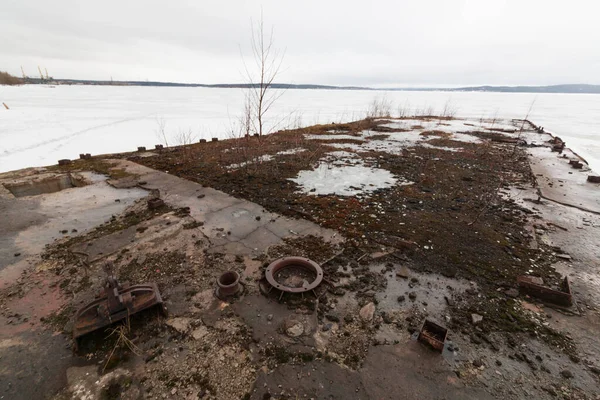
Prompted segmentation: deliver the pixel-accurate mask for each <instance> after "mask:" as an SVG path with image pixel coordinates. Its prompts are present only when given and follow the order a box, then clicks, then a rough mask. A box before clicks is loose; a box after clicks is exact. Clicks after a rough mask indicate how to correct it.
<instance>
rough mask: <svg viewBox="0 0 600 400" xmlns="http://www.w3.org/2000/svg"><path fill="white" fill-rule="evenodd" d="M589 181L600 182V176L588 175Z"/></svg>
mask: <svg viewBox="0 0 600 400" xmlns="http://www.w3.org/2000/svg"><path fill="white" fill-rule="evenodd" d="M587 181H588V182H590V183H600V176H598V175H588V177H587Z"/></svg>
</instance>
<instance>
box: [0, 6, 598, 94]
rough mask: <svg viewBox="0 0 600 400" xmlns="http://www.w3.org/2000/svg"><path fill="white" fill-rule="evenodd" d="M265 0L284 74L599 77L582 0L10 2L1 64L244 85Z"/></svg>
mask: <svg viewBox="0 0 600 400" xmlns="http://www.w3.org/2000/svg"><path fill="white" fill-rule="evenodd" d="M261 7H262V10H263V12H264V17H265V23H266V26H267V27H270V26H273V27H274V31H275V40H276V44H277V46H279V47H280V48H282V49H285V52H286V59H285V62H284V65H285V67H286V68H285V72H284V73H283V74H282V75H281V77H280V79H279V80H280V81H288V82H294V83H321V84H344V85H373V86H382V85H389V86H393V85H412V86H414V85H439V84H447V85H468V84H553V83H596V84H598V83H600V76H598V74H597V71H598V66H599V65H600V52H598V51H597V50H596V48H597V43H598V42H599V41H600V30H599V29H597V28H596V21H594V19H595V16H596V15H598V11H600V7H599V6H598V5H597V3H596V2H594V1H577V0H574V1H572V2H569V3H565V2H559V1H552V0H551V1H541V0H528V1H513V0H496V1H482V0H423V1H372V2H369V3H367V2H364V1H355V0H345V1H341V0H329V1H314V0H306V1H304V2H293V3H292V2H283V1H271V0H265V1H263V2H258V1H240V0H237V1H233V0H232V1H203V2H193V1H183V0H171V1H169V2H164V1H160V2H159V1H141V0H129V1H125V2H124V1H115V0H106V1H103V2H88V1H75V0H62V1H58V2H47V1H36V0H21V1H16V0H4V1H3V4H2V12H0V37H2V38H3V40H1V41H0V54H1V55H2V56H1V61H2V62H1V63H0V69H8V70H9V72H12V73H15V74H18V73H20V66H21V65H23V67H24V68H25V69H26V71H27V72H28V73H30V74H32V75H33V74H34V72H35V71H36V69H37V65H41V66H43V67H46V68H48V70H49V72H50V73H51V74H52V75H54V76H55V77H71V78H89V79H107V78H108V77H110V76H114V77H115V79H150V80H168V81H182V82H205V83H218V82H239V81H241V80H242V74H241V72H240V71H241V70H243V63H242V60H241V56H240V50H241V51H242V53H244V54H249V48H248V47H249V35H250V20H251V19H254V20H256V19H257V18H259V17H260V12H261ZM141 77H143V78H141Z"/></svg>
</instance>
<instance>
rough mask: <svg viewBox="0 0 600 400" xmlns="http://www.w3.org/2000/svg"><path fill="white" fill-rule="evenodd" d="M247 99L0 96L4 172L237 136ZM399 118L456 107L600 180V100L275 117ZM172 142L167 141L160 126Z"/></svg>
mask: <svg viewBox="0 0 600 400" xmlns="http://www.w3.org/2000/svg"><path fill="white" fill-rule="evenodd" d="M243 96H244V93H243V91H242V90H240V89H208V88H169V87H163V88H161V87H118V86H113V87H109V86H104V87H103V86H57V87H50V86H41V85H25V86H18V87H9V86H0V103H1V102H4V103H6V104H7V105H8V106H9V107H10V109H9V110H6V109H5V108H4V107H0V172H4V171H9V170H14V169H19V168H25V167H30V166H43V165H49V164H54V163H56V161H57V160H58V159H61V158H78V155H79V153H92V154H104V153H114V152H121V151H133V150H135V149H136V148H137V147H138V146H147V147H153V146H154V144H157V143H164V141H165V140H164V136H166V139H167V141H168V144H169V145H173V144H179V143H181V142H184V141H188V140H189V138H193V139H195V140H197V139H201V138H206V139H208V138H211V137H219V138H228V137H232V136H235V135H237V134H238V133H237V129H236V120H237V116H238V115H239V113H240V112H241V109H242V102H243ZM376 98H378V99H380V100H381V99H385V102H386V103H389V104H390V105H391V112H392V115H395V114H397V113H398V112H399V110H403V112H406V111H408V112H409V113H411V112H412V113H414V112H419V111H423V110H426V109H433V110H434V111H437V112H441V111H442V109H443V108H444V107H445V106H446V105H449V106H450V108H451V109H453V110H455V111H456V116H457V117H465V118H482V117H483V118H509V119H510V118H524V117H525V116H526V115H527V113H528V111H529V109H530V107H531V106H532V104H533V107H532V108H531V113H530V114H529V119H530V120H532V121H533V122H534V123H536V124H538V125H542V126H544V127H545V128H546V130H547V131H551V132H553V133H555V134H557V135H559V136H561V137H562V138H563V140H565V141H566V142H567V146H569V147H571V148H573V149H574V150H575V151H577V152H578V153H579V154H580V155H581V156H582V157H584V158H585V159H586V160H587V161H588V162H589V163H590V165H591V167H592V168H593V169H594V170H595V171H597V172H598V171H600V113H599V112H598V110H600V95H590V94H581V95H580V94H530V93H476V92H462V93H448V92H408V91H407V92H384V91H340V90H288V91H285V93H284V94H283V96H282V97H281V98H280V99H279V101H278V103H276V106H275V107H274V108H273V109H272V112H271V119H270V121H269V123H270V125H271V126H275V127H276V128H278V129H283V128H286V127H298V126H307V125H313V124H316V123H331V122H345V121H350V120H357V119H360V118H363V117H364V116H365V115H366V112H367V110H368V109H369V105H370V103H371V102H372V101H373V100H374V99H376ZM161 121H162V125H163V126H164V132H165V135H160V134H159V131H160V126H161Z"/></svg>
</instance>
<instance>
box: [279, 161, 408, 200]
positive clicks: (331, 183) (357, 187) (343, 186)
mask: <svg viewBox="0 0 600 400" xmlns="http://www.w3.org/2000/svg"><path fill="white" fill-rule="evenodd" d="M290 180H291V181H293V182H296V183H297V184H298V185H299V186H300V187H301V190H302V191H303V192H305V193H308V194H314V195H318V194H337V195H339V196H355V195H357V194H360V193H363V192H367V193H370V192H373V191H375V190H377V189H385V188H389V187H392V186H394V185H395V184H396V181H397V179H396V178H394V176H393V175H392V173H391V172H390V171H387V170H385V169H379V168H369V167H365V166H364V165H352V166H345V165H344V166H338V165H328V164H319V166H318V167H317V168H316V169H314V170H312V171H306V170H305V171H300V173H299V174H298V177H297V178H292V179H290Z"/></svg>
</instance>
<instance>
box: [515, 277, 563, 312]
mask: <svg viewBox="0 0 600 400" xmlns="http://www.w3.org/2000/svg"><path fill="white" fill-rule="evenodd" d="M517 284H518V285H519V291H520V292H521V293H525V294H528V295H530V296H533V297H537V298H538V299H540V300H543V301H546V302H548V303H552V304H557V305H559V306H564V307H570V306H572V305H573V294H572V293H571V285H570V284H569V278H567V277H566V276H565V279H564V280H563V281H562V282H561V286H560V290H554V289H551V288H549V287H546V286H543V281H541V279H540V278H536V277H533V276H529V275H522V276H519V277H517Z"/></svg>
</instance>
